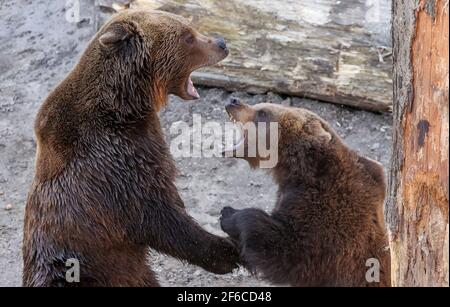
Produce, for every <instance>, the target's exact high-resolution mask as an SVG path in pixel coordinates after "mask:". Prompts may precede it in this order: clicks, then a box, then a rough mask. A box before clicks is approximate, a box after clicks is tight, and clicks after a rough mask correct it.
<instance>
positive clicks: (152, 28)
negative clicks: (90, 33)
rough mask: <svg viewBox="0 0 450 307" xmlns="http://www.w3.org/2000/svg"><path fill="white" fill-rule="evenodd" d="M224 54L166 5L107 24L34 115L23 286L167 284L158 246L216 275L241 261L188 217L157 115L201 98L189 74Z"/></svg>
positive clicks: (231, 248) (220, 44)
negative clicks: (154, 264) (152, 259)
mask: <svg viewBox="0 0 450 307" xmlns="http://www.w3.org/2000/svg"><path fill="white" fill-rule="evenodd" d="M227 54H228V50H227V48H226V45H225V42H224V40H223V39H221V38H220V39H210V38H207V37H205V36H203V35H201V34H199V33H197V32H196V31H194V30H193V29H192V28H191V27H190V26H189V25H188V23H187V22H186V21H185V20H184V19H182V18H180V17H177V16H175V15H171V14H167V13H162V12H156V11H126V12H122V13H120V14H118V15H117V16H116V17H114V18H113V19H112V20H111V21H110V22H109V23H108V24H106V25H105V26H104V27H103V28H102V29H101V30H100V31H99V33H98V34H97V35H96V37H94V39H93V40H92V42H91V43H90V45H89V46H88V48H87V50H86V51H85V53H84V54H83V56H82V57H81V59H80V61H79V63H78V64H77V65H76V67H75V68H74V69H73V71H72V72H71V73H70V74H69V75H68V76H67V77H66V79H65V80H64V81H63V82H62V83H61V84H60V85H59V86H58V87H57V88H56V89H55V90H54V91H53V92H52V93H51V94H50V95H49V97H48V98H47V99H46V101H45V102H44V104H43V105H42V107H41V108H40V110H39V113H38V116H37V119H36V123H35V132H36V136H37V157H36V175H35V177H34V180H33V183H32V186H31V189H30V192H29V196H28V202H27V206H26V211H25V226H24V242H23V259H24V271H23V284H24V285H25V286H69V285H72V286H158V282H157V280H156V278H155V276H154V273H153V271H152V270H151V268H150V267H149V266H148V264H147V254H148V251H149V248H152V249H155V250H157V251H159V252H162V253H166V254H169V255H171V256H173V257H176V258H179V259H182V260H186V261H188V262H190V263H192V264H196V265H199V266H201V267H203V268H204V269H206V270H209V271H211V272H214V273H218V274H223V273H227V272H230V271H232V270H233V268H235V267H236V266H237V264H236V263H237V261H238V258H239V255H238V252H237V251H236V250H235V248H234V246H233V245H232V244H231V243H230V242H229V241H228V239H225V238H221V237H217V236H214V235H212V234H210V233H207V232H206V231H204V230H203V229H202V228H201V227H200V226H199V225H197V224H196V223H195V222H194V221H193V220H192V219H191V218H190V217H189V216H188V214H187V213H186V211H185V208H184V204H183V201H182V200H181V198H180V196H179V194H178V192H177V189H176V187H175V184H174V181H175V173H176V169H175V166H174V162H173V161H172V158H171V155H170V152H169V150H168V147H167V145H166V143H165V141H164V137H163V134H162V131H161V127H160V122H159V118H158V111H159V110H160V109H161V108H162V107H163V106H164V105H165V104H166V102H167V98H168V95H169V94H175V95H178V96H180V97H181V98H184V99H196V98H198V93H197V91H196V89H195V87H194V86H193V84H192V81H191V78H190V74H191V73H192V71H194V70H195V69H197V68H199V67H202V66H205V65H213V64H215V63H217V62H219V61H220V60H222V59H224V58H225V57H226V56H227ZM73 261H75V262H73ZM76 262H79V268H80V282H79V283H72V284H69V283H68V282H67V280H66V273H67V271H68V270H69V269H71V266H72V265H73V264H74V263H76ZM67 265H69V266H67ZM73 267H74V268H75V266H73ZM71 273H74V275H73V276H72V278H73V277H75V272H71ZM71 281H72V280H71ZM75 281H76V277H75Z"/></svg>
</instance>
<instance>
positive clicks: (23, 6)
mask: <svg viewBox="0 0 450 307" xmlns="http://www.w3.org/2000/svg"><path fill="white" fill-rule="evenodd" d="M63 6H64V1H50V0H41V1H26V0H19V1H10V0H2V1H1V2H0V286H20V284H21V281H20V280H21V270H22V260H21V240H22V224H23V211H24V206H25V201H26V194H27V189H28V186H29V184H30V182H31V179H32V177H33V172H34V170H33V167H34V155H35V148H36V143H35V139H34V135H33V129H32V126H33V121H34V117H35V114H36V111H37V109H38V107H39V106H40V104H41V103H42V101H43V100H44V99H45V97H46V96H47V94H48V93H49V91H50V90H51V89H52V88H54V87H55V86H56V85H57V84H58V82H59V81H60V80H61V79H62V78H63V77H64V76H65V75H66V74H67V73H68V72H69V70H70V69H71V68H72V67H73V65H74V64H75V63H76V60H77V58H78V57H79V55H80V54H81V52H82V51H83V49H84V48H85V46H86V44H87V43H88V41H89V39H90V37H92V34H93V18H92V16H91V15H90V12H92V10H91V4H86V7H82V11H81V12H82V20H81V21H80V22H78V23H69V22H67V21H66V19H65V18H64V16H65V12H64V7H63ZM199 92H200V95H201V96H202V99H200V100H199V101H196V102H183V101H181V100H180V99H178V98H176V97H172V98H171V101H170V103H169V105H168V107H167V108H166V109H165V110H164V111H162V113H161V120H162V123H163V126H164V128H165V130H166V131H167V132H168V131H169V127H170V125H171V124H172V123H173V122H176V121H186V122H190V124H192V117H193V114H200V115H202V119H203V120H217V121H219V122H224V121H226V120H227V119H228V117H227V116H226V114H225V111H224V106H225V104H226V103H227V102H228V101H229V99H230V97H239V98H241V99H242V100H243V101H246V102H248V103H250V104H254V103H259V102H273V103H283V104H288V105H293V106H301V107H305V108H308V109H310V110H312V111H314V112H316V113H318V114H319V115H321V116H322V117H323V118H324V119H326V120H328V121H329V122H330V123H331V125H332V126H333V127H334V128H335V129H336V130H337V131H338V133H339V134H340V135H341V136H342V137H343V138H344V140H345V142H346V143H347V144H348V145H349V146H350V147H352V148H354V149H357V150H358V151H360V152H361V153H362V154H364V155H366V156H368V157H370V158H373V159H376V160H378V161H380V162H381V163H383V164H384V165H385V166H386V165H387V163H388V159H389V155H390V143H391V116H390V115H377V114H374V113H368V112H364V111H358V110H353V109H349V108H343V107H340V106H336V105H331V104H325V103H319V102H316V101H311V100H307V99H299V98H291V97H280V96H278V95H275V94H272V93H268V94H266V95H249V94H246V93H241V92H234V93H230V92H226V91H223V90H220V89H214V88H212V89H205V88H201V89H199ZM172 137H174V136H171V135H170V134H167V138H168V140H170V139H171V138H172ZM176 162H177V165H178V167H179V170H180V176H179V179H178V182H177V185H178V187H179V190H180V193H181V195H182V197H183V199H184V200H185V203H186V207H187V210H188V212H189V214H191V215H192V216H193V217H194V218H195V219H196V220H197V221H198V222H199V223H200V224H201V225H202V226H203V227H204V228H205V229H207V230H208V231H210V232H213V233H216V234H219V235H224V234H223V233H222V232H221V231H220V227H219V224H218V216H219V212H220V210H221V208H222V207H224V206H226V205H232V206H234V207H237V208H243V207H248V206H254V207H259V208H262V209H264V210H270V209H271V207H272V205H273V203H274V197H275V192H276V187H275V186H274V185H273V183H272V181H271V179H270V177H269V176H268V175H267V174H266V173H265V172H264V171H251V170H250V168H249V167H248V165H247V164H246V162H244V161H241V160H235V159H222V158H180V159H176ZM150 261H151V262H152V263H153V268H154V269H155V271H156V272H157V274H158V276H159V279H160V281H161V284H162V285H165V286H263V285H268V284H266V283H265V282H263V281H261V280H259V279H258V278H257V277H255V276H250V275H249V274H248V273H247V272H246V271H245V270H244V269H240V270H237V271H235V272H233V273H232V274H227V275H221V276H219V275H214V274H210V273H207V272H205V271H204V270H202V269H200V268H198V267H195V266H191V265H187V264H183V263H181V262H179V261H177V260H175V259H173V258H171V257H168V256H165V255H158V254H156V253H153V254H152V255H150Z"/></svg>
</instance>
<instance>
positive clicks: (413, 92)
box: [385, 0, 449, 286]
mask: <svg viewBox="0 0 450 307" xmlns="http://www.w3.org/2000/svg"><path fill="white" fill-rule="evenodd" d="M448 17H449V16H448V0H420V1H418V0H398V1H397V0H396V1H393V44H394V50H393V53H394V79H393V80H394V109H393V112H394V150H393V157H392V161H391V171H390V177H389V197H388V200H387V203H386V208H385V209H386V211H385V213H386V219H387V224H388V226H389V234H390V246H391V255H392V282H393V285H395V286H448V285H449V271H448V264H449V263H448V262H449V258H448V253H449V245H448V235H449V228H448V194H449V182H448V180H449V176H448V175H449V167H448V142H449V117H448V116H449V114H448V104H449V102H448V98H449V96H448V88H449V74H448V65H449V49H448V47H449V45H448V44H449V42H448V38H449V37H448V36H449V28H448V22H449V21H448Z"/></svg>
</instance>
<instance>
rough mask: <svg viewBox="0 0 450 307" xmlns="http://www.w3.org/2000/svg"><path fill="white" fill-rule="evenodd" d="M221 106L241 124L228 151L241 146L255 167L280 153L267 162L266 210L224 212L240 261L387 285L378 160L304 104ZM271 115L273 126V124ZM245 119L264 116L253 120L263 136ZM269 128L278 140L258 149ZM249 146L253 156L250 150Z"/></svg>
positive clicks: (288, 274)
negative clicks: (271, 185) (271, 191)
mask: <svg viewBox="0 0 450 307" xmlns="http://www.w3.org/2000/svg"><path fill="white" fill-rule="evenodd" d="M226 110H227V111H228V113H229V115H230V117H231V118H232V120H233V121H237V122H240V123H242V124H245V127H246V129H243V130H244V133H243V135H244V137H243V140H241V142H239V144H237V145H235V146H234V147H233V148H230V149H229V150H228V151H229V152H230V153H231V154H233V156H236V155H237V153H238V152H244V154H245V155H244V156H243V157H244V158H245V159H247V160H248V161H249V163H250V165H251V166H252V167H258V166H259V164H260V163H261V162H262V161H267V160H268V159H270V158H271V157H270V155H275V156H276V155H278V157H277V159H278V163H277V164H276V166H275V167H274V168H272V169H271V173H272V175H273V178H274V180H275V182H276V183H277V184H278V185H279V190H278V196H277V201H276V204H275V208H274V210H273V211H272V213H271V214H270V215H269V214H267V213H265V212H264V211H262V210H259V209H243V210H235V209H233V208H231V207H226V208H224V209H223V211H222V216H221V226H222V229H223V230H224V231H225V232H226V233H228V234H229V235H230V237H231V238H233V239H234V240H235V241H236V242H237V243H238V244H239V246H240V250H241V256H242V258H243V262H244V263H246V265H247V266H248V267H249V268H250V269H251V270H253V271H259V272H260V273H262V275H263V276H264V277H265V278H267V279H268V280H269V281H272V282H274V283H277V284H289V285H292V286H389V285H390V256H389V251H388V250H387V249H386V247H387V246H388V243H387V239H386V234H385V229H384V222H383V216H382V205H383V201H384V194H385V182H384V172H383V169H382V167H381V165H380V164H378V163H377V162H374V161H372V160H369V159H366V158H364V157H361V156H360V155H358V154H357V153H356V152H355V151H353V150H351V149H349V148H348V147H347V146H346V145H345V144H344V143H343V142H342V140H341V139H340V138H339V136H338V135H337V134H336V133H335V132H334V131H333V130H332V128H330V126H329V125H328V124H327V123H326V122H325V121H324V120H322V119H321V118H320V117H318V116H317V115H315V114H313V113H311V112H309V111H307V110H305V109H298V108H290V107H283V106H280V105H274V104H267V103H263V104H258V105H255V106H249V105H246V104H243V103H240V102H239V101H237V100H234V101H232V103H231V104H229V105H228V106H227V107H226ZM271 122H272V123H277V124H278V129H274V128H272V130H271V129H270V125H269V123H271ZM249 123H253V124H255V125H256V124H257V123H265V127H266V128H265V130H266V131H262V133H261V130H260V129H264V126H261V125H258V126H256V127H257V128H256V130H257V132H258V133H261V134H260V135H262V138H258V137H255V136H254V135H255V134H254V133H253V134H252V133H251V130H250V129H249V127H252V125H249ZM253 127H254V126H253ZM274 130H275V131H274ZM271 133H276V136H277V137H278V147H276V145H277V144H274V143H272V144H270V141H269V144H268V145H269V147H271V148H272V150H269V151H267V152H268V153H270V154H269V155H266V154H265V155H264V156H262V155H261V154H260V150H261V149H260V148H259V147H260V146H259V143H260V142H261V140H263V138H265V139H266V140H265V141H264V142H267V140H269V139H270V137H269V136H270V134H271ZM272 139H273V140H275V138H272ZM252 146H253V150H254V152H256V155H254V156H250V155H249V154H248V153H249V152H252V151H251V150H250V149H252V148H251V147H252ZM254 147H257V148H256V149H257V150H255V148H254ZM264 149H265V148H264ZM378 264H379V271H378ZM378 273H379V275H378ZM366 275H367V279H366ZM378 276H379V279H378ZM377 281H378V282H377Z"/></svg>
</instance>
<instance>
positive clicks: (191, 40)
mask: <svg viewBox="0 0 450 307" xmlns="http://www.w3.org/2000/svg"><path fill="white" fill-rule="evenodd" d="M184 41H185V42H186V43H187V44H188V45H192V44H193V43H194V41H195V37H194V35H192V34H191V33H187V34H186V36H185V38H184Z"/></svg>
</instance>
